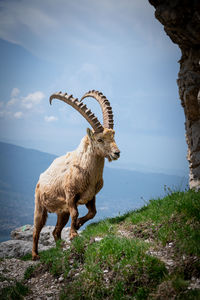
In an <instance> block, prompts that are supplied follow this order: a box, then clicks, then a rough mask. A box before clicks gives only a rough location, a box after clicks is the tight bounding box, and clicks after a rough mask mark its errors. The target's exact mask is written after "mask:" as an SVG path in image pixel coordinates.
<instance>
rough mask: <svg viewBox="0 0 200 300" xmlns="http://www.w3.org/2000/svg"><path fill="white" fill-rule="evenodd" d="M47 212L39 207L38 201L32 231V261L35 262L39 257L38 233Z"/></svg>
mask: <svg viewBox="0 0 200 300" xmlns="http://www.w3.org/2000/svg"><path fill="white" fill-rule="evenodd" d="M46 219H47V210H46V209H45V208H43V207H41V206H40V205H39V203H38V201H37V202H36V204H35V214H34V231H33V249H32V259H33V260H36V259H39V258H40V257H39V256H38V240H39V237H40V231H41V230H42V228H43V226H44V225H45V223H46Z"/></svg>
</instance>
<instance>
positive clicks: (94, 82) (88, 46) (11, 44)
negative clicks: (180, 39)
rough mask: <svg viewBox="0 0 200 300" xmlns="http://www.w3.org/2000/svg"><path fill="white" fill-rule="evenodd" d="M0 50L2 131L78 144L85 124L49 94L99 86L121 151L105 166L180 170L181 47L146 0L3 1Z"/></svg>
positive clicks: (51, 148) (1, 134)
mask: <svg viewBox="0 0 200 300" xmlns="http://www.w3.org/2000/svg"><path fill="white" fill-rule="evenodd" d="M0 53H1V55H0V77H1V80H0V90H1V93H0V140H1V141H4V142H9V143H13V144H17V145H20V146H24V147H29V148H34V149H38V150H41V151H45V152H49V153H54V154H57V155H61V154H64V153H66V152H67V151H69V150H70V151H71V150H73V149H75V148H76V147H77V146H78V144H79V142H80V140H81V138H82V137H83V136H84V135H85V132H86V128H87V127H89V124H87V122H86V121H85V120H84V119H83V118H82V117H81V116H80V115H79V114H78V113H77V112H76V111H74V110H73V109H72V108H71V107H69V106H67V105H65V104H64V103H62V102H59V101H57V102H56V101H54V102H53V105H52V106H50V105H49V102H48V99H49V96H50V95H51V94H52V93H53V92H57V91H63V92H67V93H70V94H73V95H74V96H75V97H78V98H80V97H81V96H82V95H83V94H84V93H85V92H87V91H88V90H91V89H96V90H100V91H102V92H103V93H104V94H105V95H106V96H107V98H108V99H109V100H110V102H111V104H112V107H113V111H114V121H115V130H116V141H117V143H118V146H119V148H120V150H121V152H122V154H121V158H120V159H119V160H118V161H117V162H113V163H112V167H120V168H129V169H136V170H140V171H156V172H164V173H171V174H187V172H188V164H187V160H186V152H187V147H186V142H185V129H184V113H183V109H182V107H181V105H180V100H179V96H178V88H177V84H176V79H177V76H178V70H179V64H178V60H179V59H180V56H181V54H180V50H179V48H178V47H177V46H176V45H175V44H173V43H172V42H171V40H170V39H169V38H168V36H167V35H166V34H165V32H164V29H163V26H162V25H161V24H160V23H159V22H158V21H157V20H156V19H155V17H154V8H153V7H152V6H151V5H150V4H149V2H148V1H147V0H135V1H132V0H101V1H94V0H93V1H92V0H74V1H70V0H57V1H53V0H43V1H39V0H34V1H27V0H9V1H0ZM87 104H88V106H89V107H90V108H91V109H92V110H93V111H94V112H95V113H96V115H97V116H98V117H99V119H100V120H101V119H102V117H101V112H100V108H99V106H98V104H97V103H95V101H94V100H92V99H88V100H87ZM109 166H111V164H109Z"/></svg>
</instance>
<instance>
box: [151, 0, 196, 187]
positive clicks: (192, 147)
mask: <svg viewBox="0 0 200 300" xmlns="http://www.w3.org/2000/svg"><path fill="white" fill-rule="evenodd" d="M149 2H150V3H151V4H152V5H153V6H154V7H155V9H156V10H155V16H156V18H157V19H158V20H159V21H160V22H161V23H162V24H163V25H164V30H165V32H166V33H167V35H168V36H169V37H170V38H171V40H172V41H173V42H174V43H176V44H178V46H179V47H180V49H181V52H182V57H181V59H180V61H179V62H180V71H179V74H178V80H177V83H178V87H179V95H180V99H181V104H182V106H183V108H184V112H185V120H186V122H185V128H186V141H187V144H188V161H189V167H190V188H197V189H200V1H199V0H190V1H189V0H149Z"/></svg>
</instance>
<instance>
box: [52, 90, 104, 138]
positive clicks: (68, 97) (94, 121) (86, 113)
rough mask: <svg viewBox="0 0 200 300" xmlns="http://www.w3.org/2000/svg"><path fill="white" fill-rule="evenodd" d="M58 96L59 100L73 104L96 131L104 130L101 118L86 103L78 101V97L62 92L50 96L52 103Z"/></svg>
mask: <svg viewBox="0 0 200 300" xmlns="http://www.w3.org/2000/svg"><path fill="white" fill-rule="evenodd" d="M54 98H56V99H58V100H62V101H64V102H65V103H67V104H69V105H71V106H72V107H73V108H75V109H76V110H77V111H78V112H79V113H80V114H81V115H82V116H83V117H84V118H85V119H86V120H87V121H88V122H89V123H90V125H91V126H92V128H93V129H94V131H95V132H102V131H103V126H102V125H101V123H100V122H99V120H98V119H97V118H96V117H95V115H94V114H93V113H92V112H91V110H90V109H88V108H87V106H86V105H85V104H83V103H82V102H80V101H78V99H77V98H73V96H72V95H67V93H65V94H63V93H62V92H59V93H55V94H52V95H51V96H50V98H49V102H50V104H51V103H52V100H53V99H54Z"/></svg>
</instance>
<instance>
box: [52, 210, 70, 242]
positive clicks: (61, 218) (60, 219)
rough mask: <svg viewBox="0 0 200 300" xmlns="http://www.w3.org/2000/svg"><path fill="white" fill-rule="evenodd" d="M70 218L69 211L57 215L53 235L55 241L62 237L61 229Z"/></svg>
mask: <svg viewBox="0 0 200 300" xmlns="http://www.w3.org/2000/svg"><path fill="white" fill-rule="evenodd" d="M68 220H69V212H63V213H60V214H58V215H57V223H56V227H55V228H54V231H53V237H54V240H55V242H56V241H57V240H59V239H61V231H62V229H63V228H64V227H65V225H66V224H67V222H68Z"/></svg>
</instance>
